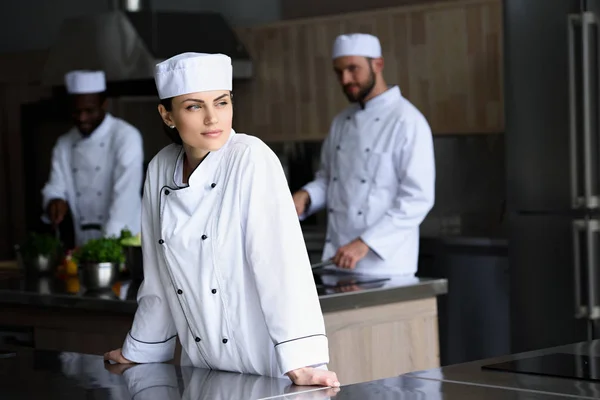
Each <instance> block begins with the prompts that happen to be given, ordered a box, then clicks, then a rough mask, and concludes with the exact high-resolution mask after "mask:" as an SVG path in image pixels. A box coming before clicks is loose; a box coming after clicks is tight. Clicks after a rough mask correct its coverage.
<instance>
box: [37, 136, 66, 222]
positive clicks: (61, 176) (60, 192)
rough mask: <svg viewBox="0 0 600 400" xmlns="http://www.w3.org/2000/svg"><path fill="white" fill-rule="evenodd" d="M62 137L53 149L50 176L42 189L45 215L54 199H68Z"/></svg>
mask: <svg viewBox="0 0 600 400" xmlns="http://www.w3.org/2000/svg"><path fill="white" fill-rule="evenodd" d="M61 139H62V138H59V139H58V141H57V142H56V144H55V145H54V148H53V149H52V165H51V167H50V177H49V179H48V182H46V184H45V185H44V188H43V189H42V198H43V200H42V209H43V210H44V211H43V213H44V215H45V214H46V208H47V207H48V203H50V200H53V199H63V200H65V201H66V200H67V190H68V188H67V178H66V176H65V172H64V171H65V166H64V162H65V160H64V157H62V152H63V147H64V146H65V144H66V143H64V141H63V140H61Z"/></svg>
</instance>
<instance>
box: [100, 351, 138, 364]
mask: <svg viewBox="0 0 600 400" xmlns="http://www.w3.org/2000/svg"><path fill="white" fill-rule="evenodd" d="M104 360H105V361H113V362H115V363H117V364H133V363H134V362H133V361H129V360H128V359H126V358H125V357H123V353H121V349H116V350H113V351H109V352H108V353H104Z"/></svg>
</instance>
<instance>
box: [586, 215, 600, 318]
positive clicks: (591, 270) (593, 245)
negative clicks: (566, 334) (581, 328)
mask: <svg viewBox="0 0 600 400" xmlns="http://www.w3.org/2000/svg"><path fill="white" fill-rule="evenodd" d="M599 232H600V221H599V220H597V219H592V220H586V227H585V233H586V235H585V237H586V242H587V243H586V252H587V257H586V259H587V265H586V267H587V268H586V269H587V271H586V272H587V292H588V319H590V320H598V319H600V304H599V302H598V288H597V287H596V282H597V278H596V275H597V274H596V266H597V265H598V251H597V250H598V247H597V243H598V240H597V238H598V233H599Z"/></svg>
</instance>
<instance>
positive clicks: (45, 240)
mask: <svg viewBox="0 0 600 400" xmlns="http://www.w3.org/2000/svg"><path fill="white" fill-rule="evenodd" d="M60 246H61V244H60V240H58V239H57V238H56V237H55V236H53V235H49V234H47V233H35V232H32V233H30V234H29V235H28V236H27V239H26V240H25V242H24V243H23V245H22V246H21V248H20V251H21V255H22V256H23V257H24V258H29V259H31V258H35V257H37V256H40V255H42V256H54V255H56V254H57V253H58V252H59V250H60Z"/></svg>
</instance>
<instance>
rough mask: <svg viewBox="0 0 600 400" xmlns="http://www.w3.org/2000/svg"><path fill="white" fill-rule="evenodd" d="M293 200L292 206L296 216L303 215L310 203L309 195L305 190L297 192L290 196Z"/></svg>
mask: <svg viewBox="0 0 600 400" xmlns="http://www.w3.org/2000/svg"><path fill="white" fill-rule="evenodd" d="M292 198H293V199H294V205H295V206H296V212H297V213H298V216H300V215H302V214H304V213H305V212H306V209H307V208H308V204H309V203H310V195H309V194H308V192H307V191H306V190H302V189H301V190H298V191H297V192H296V193H294V195H293V196H292Z"/></svg>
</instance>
